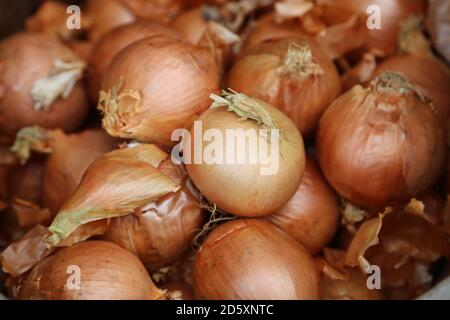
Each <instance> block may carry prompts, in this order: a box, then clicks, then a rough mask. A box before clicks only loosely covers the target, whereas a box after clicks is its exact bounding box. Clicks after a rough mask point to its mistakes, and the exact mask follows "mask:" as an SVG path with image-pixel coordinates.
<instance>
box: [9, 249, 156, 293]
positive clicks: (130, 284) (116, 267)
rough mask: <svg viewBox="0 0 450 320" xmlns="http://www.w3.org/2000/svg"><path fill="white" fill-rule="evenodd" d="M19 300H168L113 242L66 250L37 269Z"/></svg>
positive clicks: (25, 282) (30, 276)
mask: <svg viewBox="0 0 450 320" xmlns="http://www.w3.org/2000/svg"><path fill="white" fill-rule="evenodd" d="M77 272H80V273H79V277H77ZM77 280H79V281H80V282H79V283H77ZM69 285H73V286H74V287H70V286H69ZM77 285H78V286H79V287H78V288H77ZM18 297H19V299H21V300H36V299H38V300H136V299H137V300H156V299H164V293H163V291H161V290H159V289H158V288H157V287H156V286H155V285H154V284H153V282H152V280H151V278H150V276H149V275H148V273H147V271H146V270H145V268H144V266H143V265H142V263H141V262H140V261H139V259H137V258H136V257H135V256H133V255H132V254H131V253H129V252H128V251H126V250H124V249H122V248H120V247H119V246H117V245H115V244H112V243H110V242H103V241H88V242H84V243H80V244H77V245H74V246H72V247H69V248H64V249H62V250H60V251H58V252H57V253H55V254H54V255H52V256H50V257H48V258H46V259H44V260H43V261H41V262H40V263H39V264H38V265H36V267H34V268H33V270H32V271H31V273H30V274H29V276H28V277H27V278H26V280H25V281H24V283H23V284H22V286H21V287H20V289H19V295H18Z"/></svg>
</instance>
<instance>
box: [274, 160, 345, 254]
mask: <svg viewBox="0 0 450 320" xmlns="http://www.w3.org/2000/svg"><path fill="white" fill-rule="evenodd" d="M267 219H268V220H269V221H270V222H272V223H274V224H275V225H276V226H278V227H280V228H281V229H283V230H284V231H286V232H287V233H288V234H290V235H291V236H292V237H293V238H295V239H296V240H297V241H298V242H300V243H301V244H302V245H303V246H304V247H305V248H306V249H308V251H309V252H311V253H312V254H314V255H315V254H318V253H319V252H320V250H322V248H324V247H325V246H326V245H327V244H328V243H329V242H330V241H331V239H332V238H333V236H334V234H335V233H336V230H337V228H338V223H339V199H338V197H337V195H336V193H335V192H334V190H333V189H331V187H330V186H329V185H328V183H327V182H326V180H325V179H324V177H323V176H322V173H321V172H320V168H319V166H318V165H317V162H316V161H315V160H314V159H313V158H310V157H307V158H306V166H305V175H304V176H303V180H302V183H301V184H300V187H299V188H298V190H297V192H296V193H295V194H294V196H293V197H292V198H291V199H290V200H289V201H288V203H286V204H285V205H284V206H283V208H281V209H280V210H278V212H276V213H274V214H272V215H270V216H268V217H267Z"/></svg>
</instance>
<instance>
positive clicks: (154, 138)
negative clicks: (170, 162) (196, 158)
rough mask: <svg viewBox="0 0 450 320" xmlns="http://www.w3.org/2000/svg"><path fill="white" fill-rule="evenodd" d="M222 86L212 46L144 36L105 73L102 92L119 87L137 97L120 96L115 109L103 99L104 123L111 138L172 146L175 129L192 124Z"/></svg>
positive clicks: (117, 58) (101, 107)
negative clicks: (211, 51) (211, 95)
mask: <svg viewBox="0 0 450 320" xmlns="http://www.w3.org/2000/svg"><path fill="white" fill-rule="evenodd" d="M121 80H123V86H122V87H120V88H119V86H120V85H119V84H120V82H121ZM218 87H219V69H218V67H217V65H216V63H215V61H214V58H213V56H212V55H211V53H210V52H209V51H208V50H206V49H199V48H195V47H193V46H190V45H188V44H185V43H182V42H180V41H176V40H173V39H170V38H167V37H163V36H160V37H151V38H146V39H144V40H141V41H138V42H135V43H133V44H132V45H130V46H128V47H127V48H126V49H124V50H122V51H121V52H120V53H119V54H118V55H117V56H116V57H115V58H114V59H113V61H112V62H111V64H110V65H109V67H108V69H107V71H106V73H105V75H104V78H103V85H102V90H103V91H105V92H107V93H108V94H110V93H112V92H113V91H114V89H120V90H119V95H121V94H125V95H126V94H127V92H128V93H130V92H131V93H132V94H133V95H134V97H131V96H129V98H128V99H127V97H124V98H123V99H119V100H120V101H119V107H118V108H117V109H116V108H115V107H114V104H112V103H110V102H108V100H105V101H104V102H103V103H102V101H100V102H99V106H98V107H99V109H101V110H102V111H103V113H104V118H103V127H104V128H105V129H106V131H108V133H109V134H111V135H113V136H118V137H121V138H129V139H136V140H139V141H141V142H152V143H158V144H161V145H164V146H173V145H174V144H175V142H174V141H171V135H172V133H173V131H174V130H175V129H177V128H185V127H190V126H191V124H192V121H193V120H194V118H195V116H196V115H198V114H200V113H201V112H202V111H204V110H205V109H206V108H207V107H208V106H209V104H210V100H209V95H210V93H211V92H217V91H218ZM136 96H137V97H136ZM100 100H101V99H100Z"/></svg>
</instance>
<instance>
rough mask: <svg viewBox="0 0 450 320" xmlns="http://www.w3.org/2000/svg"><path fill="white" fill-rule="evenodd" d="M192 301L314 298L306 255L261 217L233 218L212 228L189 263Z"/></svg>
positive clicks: (314, 272) (313, 274) (314, 277)
mask: <svg viewBox="0 0 450 320" xmlns="http://www.w3.org/2000/svg"><path fill="white" fill-rule="evenodd" d="M194 292H195V296H196V297H197V298H198V299H220V300H234V299H239V300H269V299H279V300H292V299H300V300H305V299H317V298H318V297H319V272H318V269H317V266H316V265H315V262H314V259H313V258H312V256H311V255H310V254H309V253H308V252H307V251H306V249H304V248H303V247H302V246H301V245H300V244H299V243H298V242H296V241H295V240H294V239H293V238H291V237H289V236H288V235H287V234H285V233H284V232H283V231H281V230H280V229H278V228H276V227H275V226H273V225H271V224H270V223H268V222H265V221H263V220H258V219H255V220H235V221H231V222H227V223H225V224H223V225H221V226H220V227H218V228H217V229H215V230H214V231H213V232H212V233H211V234H210V235H209V236H208V238H207V239H206V241H205V242H204V243H203V245H202V247H201V248H200V249H199V252H198V254H197V257H196V261H195V265H194Z"/></svg>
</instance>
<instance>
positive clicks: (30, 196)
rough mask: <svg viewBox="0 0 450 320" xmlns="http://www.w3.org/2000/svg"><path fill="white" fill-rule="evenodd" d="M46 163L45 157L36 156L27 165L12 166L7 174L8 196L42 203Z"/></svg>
mask: <svg viewBox="0 0 450 320" xmlns="http://www.w3.org/2000/svg"><path fill="white" fill-rule="evenodd" d="M44 165H45V161H44V160H43V159H41V158H36V159H32V160H31V161H29V162H28V163H27V164H25V165H17V166H14V167H11V168H10V169H9V170H8V173H7V176H6V181H7V191H8V198H9V199H13V198H20V199H23V200H27V201H30V202H34V203H36V204H39V203H41V200H42V180H43V172H44Z"/></svg>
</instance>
